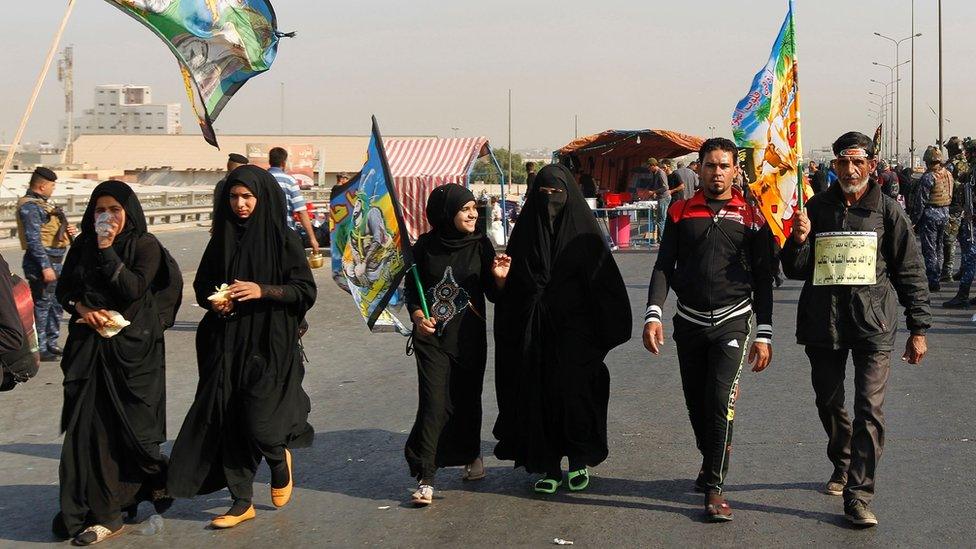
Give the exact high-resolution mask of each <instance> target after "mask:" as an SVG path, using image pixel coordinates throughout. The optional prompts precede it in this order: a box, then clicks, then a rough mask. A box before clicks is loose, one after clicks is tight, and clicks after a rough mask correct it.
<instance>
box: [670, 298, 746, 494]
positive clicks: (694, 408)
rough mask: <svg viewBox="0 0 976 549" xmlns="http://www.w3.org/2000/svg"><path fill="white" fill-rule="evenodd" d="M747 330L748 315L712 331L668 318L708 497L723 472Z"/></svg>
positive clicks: (718, 485)
mask: <svg viewBox="0 0 976 549" xmlns="http://www.w3.org/2000/svg"><path fill="white" fill-rule="evenodd" d="M751 328H752V326H751V317H750V316H749V315H745V316H741V317H737V318H733V319H730V320H727V321H725V322H724V323H722V324H720V325H718V326H700V325H698V324H695V323H692V322H690V321H688V320H685V319H684V318H682V317H680V316H675V317H674V340H675V343H676V344H677V349H678V364H679V366H680V369H681V386H682V389H683V390H684V394H685V404H686V405H687V406H688V416H689V417H690V419H691V427H692V429H693V430H694V432H695V443H696V444H697V445H698V451H699V452H701V456H702V470H703V471H704V476H703V480H704V481H705V486H706V490H707V491H708V492H717V493H721V492H722V486H723V485H724V484H725V476H726V474H727V473H728V471H729V458H730V456H731V453H732V425H733V421H734V419H735V401H736V398H737V397H738V394H739V376H740V374H741V373H742V364H743V362H744V361H745V353H746V346H747V344H748V340H749V332H750V331H751Z"/></svg>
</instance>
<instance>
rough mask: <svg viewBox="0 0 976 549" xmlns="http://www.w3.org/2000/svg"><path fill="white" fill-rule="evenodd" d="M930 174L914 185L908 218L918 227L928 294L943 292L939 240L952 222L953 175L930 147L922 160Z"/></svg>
mask: <svg viewBox="0 0 976 549" xmlns="http://www.w3.org/2000/svg"><path fill="white" fill-rule="evenodd" d="M922 160H923V161H925V165H926V167H927V171H926V172H925V174H924V175H922V179H920V180H919V182H918V184H917V185H915V190H914V192H913V193H912V200H911V202H910V203H909V204H908V216H909V217H911V219H912V223H913V224H914V225H915V233H916V234H917V235H918V238H919V241H920V242H921V245H922V246H921V247H922V257H923V258H924V259H925V276H926V278H928V281H929V291H930V292H937V291H939V290H941V289H942V287H941V286H940V285H939V275H940V274H941V269H942V258H941V257H939V256H940V255H941V254H940V252H941V251H942V250H941V249H940V239H941V238H942V236H943V234H944V233H945V227H946V224H948V222H949V203H950V202H951V201H952V174H950V173H949V170H947V169H945V166H943V165H942V151H941V150H939V149H937V148H935V147H929V148H928V149H926V150H925V154H924V155H923V156H922Z"/></svg>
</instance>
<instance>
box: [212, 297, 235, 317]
mask: <svg viewBox="0 0 976 549" xmlns="http://www.w3.org/2000/svg"><path fill="white" fill-rule="evenodd" d="M211 307H212V308H213V310H214V312H215V313H217V314H221V315H229V314H230V313H231V311H233V310H234V302H233V301H231V300H229V299H226V300H220V301H212V302H211Z"/></svg>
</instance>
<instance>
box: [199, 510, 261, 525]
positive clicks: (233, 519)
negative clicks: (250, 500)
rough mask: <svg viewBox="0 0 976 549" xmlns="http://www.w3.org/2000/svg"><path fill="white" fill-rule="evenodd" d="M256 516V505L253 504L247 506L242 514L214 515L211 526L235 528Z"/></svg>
mask: <svg viewBox="0 0 976 549" xmlns="http://www.w3.org/2000/svg"><path fill="white" fill-rule="evenodd" d="M256 516H257V513H256V512H255V511H254V506H253V505H251V506H249V507H248V508H247V511H244V512H243V513H241V514H240V515H220V516H219V517H214V519H213V520H211V521H210V526H213V527H214V528H219V529H224V528H233V527H235V526H237V525H238V524H240V523H242V522H244V521H245V520H251V519H252V518H254V517H256Z"/></svg>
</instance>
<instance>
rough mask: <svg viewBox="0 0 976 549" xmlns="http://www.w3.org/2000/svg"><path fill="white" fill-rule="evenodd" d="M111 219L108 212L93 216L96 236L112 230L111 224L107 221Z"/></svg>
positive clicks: (106, 233) (105, 234) (104, 234)
mask: <svg viewBox="0 0 976 549" xmlns="http://www.w3.org/2000/svg"><path fill="white" fill-rule="evenodd" d="M111 220H112V214H111V213H109V212H102V213H100V214H98V216H96V217H95V233H96V234H98V236H107V235H108V233H109V232H111V230H112V226H111V225H110V224H109V221H111Z"/></svg>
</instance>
